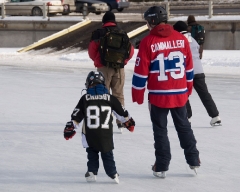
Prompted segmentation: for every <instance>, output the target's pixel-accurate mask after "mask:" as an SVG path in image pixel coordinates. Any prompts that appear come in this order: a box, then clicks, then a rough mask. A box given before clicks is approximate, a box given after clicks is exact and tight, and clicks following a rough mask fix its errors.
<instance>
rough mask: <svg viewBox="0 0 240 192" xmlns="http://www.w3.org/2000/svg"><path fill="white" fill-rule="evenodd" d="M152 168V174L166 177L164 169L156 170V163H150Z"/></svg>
mask: <svg viewBox="0 0 240 192" xmlns="http://www.w3.org/2000/svg"><path fill="white" fill-rule="evenodd" d="M152 170H153V175H154V176H155V177H159V178H163V179H164V178H165V177H166V175H167V174H166V171H160V172H156V163H154V165H152Z"/></svg>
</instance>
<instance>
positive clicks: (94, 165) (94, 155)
mask: <svg viewBox="0 0 240 192" xmlns="http://www.w3.org/2000/svg"><path fill="white" fill-rule="evenodd" d="M86 151H87V153H88V156H87V157H88V162H87V166H88V172H96V173H97V172H98V168H99V155H98V153H99V152H100V151H98V150H95V149H93V148H92V147H88V148H87V149H86ZM100 153H101V157H102V161H103V167H104V169H105V172H106V174H107V175H108V176H109V177H112V176H113V175H115V174H116V173H117V170H116V166H115V161H114V157H113V152H112V151H109V152H107V153H102V152H100Z"/></svg>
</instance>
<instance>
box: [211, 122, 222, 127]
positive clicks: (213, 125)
mask: <svg viewBox="0 0 240 192" xmlns="http://www.w3.org/2000/svg"><path fill="white" fill-rule="evenodd" d="M211 126H212V127H216V126H222V124H221V123H214V124H211Z"/></svg>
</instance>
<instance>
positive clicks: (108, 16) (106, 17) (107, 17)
mask: <svg viewBox="0 0 240 192" xmlns="http://www.w3.org/2000/svg"><path fill="white" fill-rule="evenodd" d="M107 22H114V23H115V22H116V21H115V15H114V13H112V12H111V11H107V12H106V13H105V14H104V15H103V18H102V23H107Z"/></svg>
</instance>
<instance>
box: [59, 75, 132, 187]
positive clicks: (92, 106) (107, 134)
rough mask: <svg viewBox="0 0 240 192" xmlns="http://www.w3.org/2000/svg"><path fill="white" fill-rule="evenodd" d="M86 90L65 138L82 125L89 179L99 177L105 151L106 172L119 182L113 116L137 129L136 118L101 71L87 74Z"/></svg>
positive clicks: (126, 126) (104, 165)
mask: <svg viewBox="0 0 240 192" xmlns="http://www.w3.org/2000/svg"><path fill="white" fill-rule="evenodd" d="M85 85H86V91H87V93H86V94H84V95H83V96H82V97H81V98H80V100H79V102H78V104H77V106H76V107H75V109H74V110H73V112H72V115H71V121H69V122H67V123H66V126H65V129H64V132H63V133H64V138H65V139H66V140H69V139H71V138H72V137H73V136H74V135H75V134H76V131H75V129H77V128H79V127H80V125H79V123H80V122H81V121H83V126H82V144H83V147H84V148H86V152H87V154H88V155H87V157H88V162H87V167H88V170H87V172H86V174H85V178H86V180H87V181H88V182H94V181H96V179H97V173H98V169H99V153H101V157H102V161H103V167H104V169H105V172H106V174H107V175H108V176H109V177H110V178H111V179H113V180H114V181H115V182H116V183H119V177H118V176H119V175H118V173H117V169H116V165H115V161H114V157H113V152H112V150H113V149H114V142H113V125H112V121H113V117H112V113H115V114H116V116H117V118H118V120H119V121H120V122H121V123H123V125H124V127H125V128H127V129H128V130H129V131H130V132H133V131H134V126H135V121H134V120H133V118H132V117H131V116H130V114H129V113H128V111H126V110H125V109H124V108H123V107H122V106H121V103H120V102H119V101H118V99H117V98H116V97H114V96H112V95H110V94H109V92H108V90H107V88H106V86H105V78H104V76H103V74H102V73H101V72H98V71H91V72H90V73H89V74H88V76H87V78H86V83H85Z"/></svg>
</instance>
